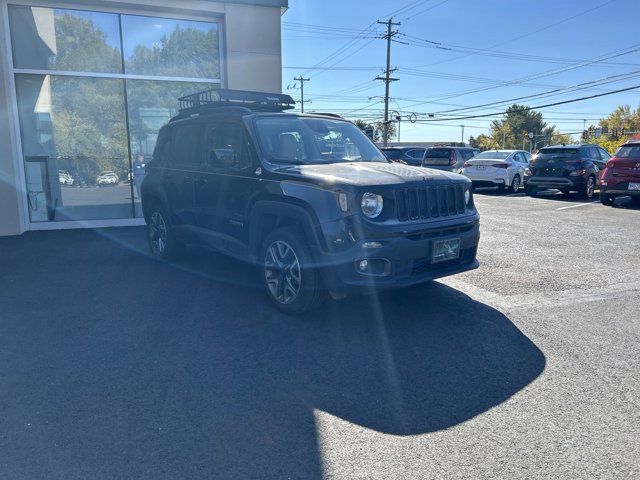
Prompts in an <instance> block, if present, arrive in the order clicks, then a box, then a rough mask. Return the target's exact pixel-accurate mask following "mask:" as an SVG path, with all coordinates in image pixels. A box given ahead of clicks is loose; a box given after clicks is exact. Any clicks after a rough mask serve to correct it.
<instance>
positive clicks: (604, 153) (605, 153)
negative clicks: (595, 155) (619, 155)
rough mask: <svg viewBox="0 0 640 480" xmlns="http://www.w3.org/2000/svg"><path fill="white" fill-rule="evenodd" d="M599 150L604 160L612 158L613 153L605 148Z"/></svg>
mask: <svg viewBox="0 0 640 480" xmlns="http://www.w3.org/2000/svg"><path fill="white" fill-rule="evenodd" d="M598 151H599V152H600V157H602V160H604V161H605V162H606V161H607V160H609V159H610V158H611V155H609V152H607V151H606V150H605V149H603V148H598Z"/></svg>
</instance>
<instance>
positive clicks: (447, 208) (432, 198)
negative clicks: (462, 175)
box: [396, 184, 465, 222]
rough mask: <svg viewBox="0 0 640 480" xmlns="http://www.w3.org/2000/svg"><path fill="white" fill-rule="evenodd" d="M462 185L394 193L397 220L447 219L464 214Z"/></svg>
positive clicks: (410, 189)
mask: <svg viewBox="0 0 640 480" xmlns="http://www.w3.org/2000/svg"><path fill="white" fill-rule="evenodd" d="M464 210H465V205H464V185H462V184H459V185H441V186H435V185H434V186H429V187H418V188H405V189H402V190H397V191H396V212H397V215H398V220H400V221H401V222H406V221H408V220H419V219H423V218H439V217H449V216H452V215H458V214H461V213H464Z"/></svg>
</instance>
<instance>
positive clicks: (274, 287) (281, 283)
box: [261, 228, 326, 314]
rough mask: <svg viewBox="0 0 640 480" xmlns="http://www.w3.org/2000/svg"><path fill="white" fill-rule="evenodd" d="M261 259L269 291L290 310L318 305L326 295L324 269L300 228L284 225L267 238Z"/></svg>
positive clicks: (276, 302) (279, 304)
mask: <svg viewBox="0 0 640 480" xmlns="http://www.w3.org/2000/svg"><path fill="white" fill-rule="evenodd" d="M261 260H262V265H263V280H264V285H265V287H266V290H267V295H268V296H269V298H270V299H271V301H272V302H273V304H274V305H275V306H276V307H277V308H278V309H280V310H282V311H283V312H285V313H289V314H300V313H304V312H307V311H309V310H313V309H314V308H317V307H318V306H319V305H320V304H321V303H322V300H323V299H324V297H325V293H326V292H325V291H324V289H323V285H322V280H321V278H320V272H319V271H318V269H317V268H315V267H314V265H313V261H312V257H311V252H310V251H309V248H308V247H307V245H306V243H305V242H304V239H303V236H302V234H301V233H300V232H298V231H297V230H295V229H292V228H281V229H278V230H275V231H274V232H272V233H270V234H269V235H268V236H267V238H266V239H265V241H264V244H263V247H262V252H261Z"/></svg>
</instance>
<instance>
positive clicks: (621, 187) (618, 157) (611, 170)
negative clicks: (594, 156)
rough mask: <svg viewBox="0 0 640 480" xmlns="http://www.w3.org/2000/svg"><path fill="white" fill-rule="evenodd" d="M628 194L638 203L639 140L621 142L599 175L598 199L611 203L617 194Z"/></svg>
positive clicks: (639, 172)
mask: <svg viewBox="0 0 640 480" xmlns="http://www.w3.org/2000/svg"><path fill="white" fill-rule="evenodd" d="M622 195H629V196H631V198H632V199H633V202H634V203H635V204H636V205H640V140H638V139H635V140H629V141H628V142H626V143H625V144H623V145H622V146H621V147H620V148H619V149H618V151H616V153H615V154H614V155H613V158H611V159H610V160H609V161H607V163H606V165H605V169H604V171H603V172H602V174H601V176H600V201H601V202H602V204H603V205H613V202H614V200H615V199H616V197H618V196H622Z"/></svg>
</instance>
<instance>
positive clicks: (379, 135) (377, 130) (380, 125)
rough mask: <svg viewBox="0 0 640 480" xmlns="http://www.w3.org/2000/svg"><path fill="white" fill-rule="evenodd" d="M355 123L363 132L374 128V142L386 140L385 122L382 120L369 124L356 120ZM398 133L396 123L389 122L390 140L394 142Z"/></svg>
mask: <svg viewBox="0 0 640 480" xmlns="http://www.w3.org/2000/svg"><path fill="white" fill-rule="evenodd" d="M353 123H355V124H356V125H357V126H358V128H360V130H362V131H363V132H364V131H365V130H366V129H367V128H373V141H374V142H382V141H383V140H384V138H383V136H384V121H382V120H380V121H378V122H373V123H372V122H367V121H366V120H362V119H357V120H354V121H353ZM397 133H398V128H397V126H396V123H395V122H389V140H393V139H394V138H396V136H397Z"/></svg>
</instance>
